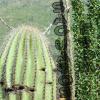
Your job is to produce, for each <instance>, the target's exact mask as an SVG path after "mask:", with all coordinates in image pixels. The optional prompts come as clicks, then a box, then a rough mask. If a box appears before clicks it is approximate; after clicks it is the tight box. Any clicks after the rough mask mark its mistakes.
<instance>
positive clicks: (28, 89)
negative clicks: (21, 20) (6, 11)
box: [0, 26, 56, 100]
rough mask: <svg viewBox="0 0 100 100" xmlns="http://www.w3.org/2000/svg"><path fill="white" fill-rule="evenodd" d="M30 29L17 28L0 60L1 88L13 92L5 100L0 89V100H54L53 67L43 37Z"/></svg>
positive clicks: (54, 82)
mask: <svg viewBox="0 0 100 100" xmlns="http://www.w3.org/2000/svg"><path fill="white" fill-rule="evenodd" d="M31 29H32V28H29V27H28V28H27V26H26V27H25V26H23V27H21V28H19V29H18V31H17V32H15V34H14V36H12V37H11V39H9V41H8V43H7V45H6V47H5V49H4V52H3V53H2V55H1V57H0V72H1V73H0V81H1V80H2V79H3V80H2V81H3V82H4V84H3V85H0V87H1V88H2V89H3V90H4V89H13V90H12V91H10V92H5V94H6V96H5V98H3V96H2V95H3V91H2V90H1V89H0V92H2V95H1V98H2V99H0V100H56V72H55V71H54V69H56V66H55V64H54V61H53V58H52V57H51V55H50V51H49V49H48V46H47V44H46V43H45V41H44V40H43V39H42V35H40V34H39V33H35V32H34V31H32V30H31ZM4 65H5V68H6V69H5V72H2V71H3V68H4ZM19 86H22V88H23V89H22V90H18V88H19Z"/></svg>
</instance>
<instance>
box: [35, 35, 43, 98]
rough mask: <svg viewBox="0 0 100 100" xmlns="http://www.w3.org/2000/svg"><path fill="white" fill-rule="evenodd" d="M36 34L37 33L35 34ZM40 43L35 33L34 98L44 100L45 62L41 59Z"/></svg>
mask: <svg viewBox="0 0 100 100" xmlns="http://www.w3.org/2000/svg"><path fill="white" fill-rule="evenodd" d="M36 35H37V34H36ZM42 53H43V50H42V43H41V41H40V38H39V36H38V35H37V72H36V82H35V89H36V91H35V93H34V100H44V89H45V71H43V69H45V64H44V59H43V54H42Z"/></svg>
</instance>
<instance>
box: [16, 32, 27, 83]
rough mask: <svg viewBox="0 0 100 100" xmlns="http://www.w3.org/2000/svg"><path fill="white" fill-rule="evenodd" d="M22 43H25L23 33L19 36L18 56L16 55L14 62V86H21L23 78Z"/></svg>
mask: <svg viewBox="0 0 100 100" xmlns="http://www.w3.org/2000/svg"><path fill="white" fill-rule="evenodd" d="M24 41H25V32H24V33H22V35H21V40H20V44H19V49H18V54H17V62H16V71H15V84H21V79H22V76H23V73H22V71H23V68H22V66H23V63H24V61H23V54H24V51H23V49H24V44H25V43H24Z"/></svg>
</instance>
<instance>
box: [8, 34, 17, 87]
mask: <svg viewBox="0 0 100 100" xmlns="http://www.w3.org/2000/svg"><path fill="white" fill-rule="evenodd" d="M18 36H19V34H17V35H16V36H15V38H14V40H13V43H12V45H11V48H10V51H9V54H8V59H7V66H6V82H7V83H6V85H7V87H11V72H12V66H13V61H14V55H15V50H16V46H17V40H18Z"/></svg>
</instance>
